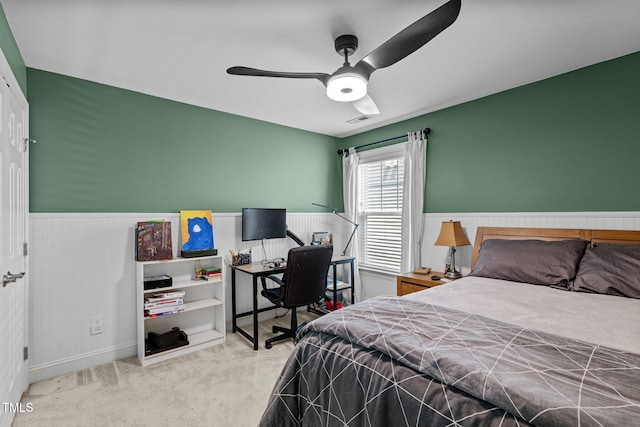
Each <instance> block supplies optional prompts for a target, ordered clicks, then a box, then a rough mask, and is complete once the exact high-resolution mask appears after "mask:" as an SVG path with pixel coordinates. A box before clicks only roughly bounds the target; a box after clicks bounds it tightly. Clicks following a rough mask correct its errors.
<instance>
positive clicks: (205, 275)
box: [195, 267, 222, 280]
mask: <svg viewBox="0 0 640 427" xmlns="http://www.w3.org/2000/svg"><path fill="white" fill-rule="evenodd" d="M195 276H196V277H195V278H196V279H203V280H213V279H219V278H220V277H222V269H221V268H220V267H211V268H206V267H205V268H200V269H199V270H198V269H197V270H196V274H195Z"/></svg>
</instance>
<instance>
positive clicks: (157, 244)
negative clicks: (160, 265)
mask: <svg viewBox="0 0 640 427" xmlns="http://www.w3.org/2000/svg"><path fill="white" fill-rule="evenodd" d="M172 258H173V249H172V247H171V223H170V222H168V221H166V222H165V221H143V222H138V225H137V226H136V261H156V260H162V259H172Z"/></svg>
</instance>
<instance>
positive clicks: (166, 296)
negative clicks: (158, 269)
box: [144, 289, 185, 317]
mask: <svg viewBox="0 0 640 427" xmlns="http://www.w3.org/2000/svg"><path fill="white" fill-rule="evenodd" d="M184 293H185V292H184V291H183V290H181V289H174V290H171V291H167V292H154V293H152V294H149V295H147V296H146V297H145V298H144V317H160V316H166V315H169V314H177V313H180V312H181V311H184Z"/></svg>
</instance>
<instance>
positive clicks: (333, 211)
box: [311, 203, 360, 256]
mask: <svg viewBox="0 0 640 427" xmlns="http://www.w3.org/2000/svg"><path fill="white" fill-rule="evenodd" d="M311 204H312V205H314V206H320V207H323V208H327V209H331V213H333V214H336V215H338V216H339V217H340V218H342V219H344V220H345V221H347V222H348V223H350V224H352V225H353V227H354V228H353V231H352V232H351V237H349V241H348V242H347V245H346V246H345V247H344V251H342V256H345V255H347V249H349V245H350V244H351V240H353V235H354V234H356V230H357V229H358V227H359V226H360V224H356V223H355V222H353V221H351V220H350V219H349V218H346V217H344V216H342V215H340V214H339V213H338V212H337V211H336V208H332V207H331V206H325V205H319V204H317V203H311Z"/></svg>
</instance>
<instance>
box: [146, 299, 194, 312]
mask: <svg viewBox="0 0 640 427" xmlns="http://www.w3.org/2000/svg"><path fill="white" fill-rule="evenodd" d="M182 304H184V300H183V299H182V298H176V299H171V298H169V299H161V300H159V301H155V302H152V301H150V302H145V303H144V308H145V310H148V309H151V308H159V307H170V306H176V305H182Z"/></svg>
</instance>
